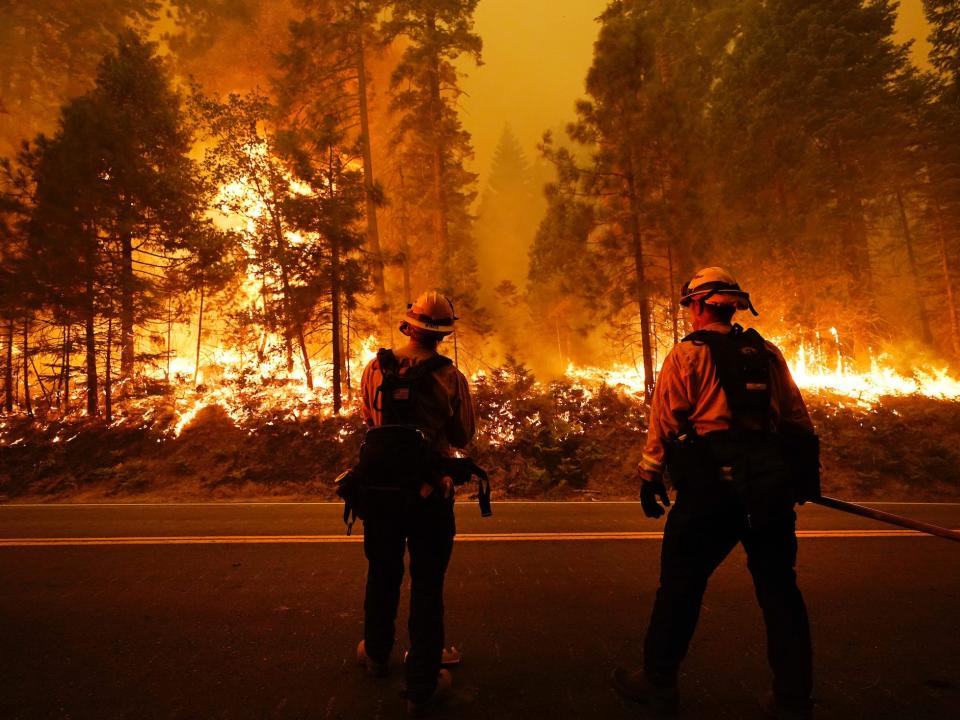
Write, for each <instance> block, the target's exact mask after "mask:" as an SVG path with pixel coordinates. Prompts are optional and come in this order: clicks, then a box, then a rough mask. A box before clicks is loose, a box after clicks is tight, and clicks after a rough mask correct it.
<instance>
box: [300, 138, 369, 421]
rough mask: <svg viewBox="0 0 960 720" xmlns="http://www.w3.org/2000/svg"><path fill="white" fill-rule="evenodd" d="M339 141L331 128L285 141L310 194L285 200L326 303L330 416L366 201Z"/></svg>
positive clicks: (337, 403) (336, 399)
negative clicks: (304, 238) (308, 239)
mask: <svg viewBox="0 0 960 720" xmlns="http://www.w3.org/2000/svg"><path fill="white" fill-rule="evenodd" d="M343 139H344V138H343V135H342V133H341V132H339V131H338V130H337V129H336V128H334V127H328V128H326V129H325V131H321V132H311V131H301V132H299V133H296V134H292V135H290V136H288V137H287V141H288V145H287V155H288V157H289V159H290V160H291V167H292V168H293V170H294V172H295V173H296V177H297V178H298V179H299V180H300V181H301V182H303V183H305V184H306V186H307V187H309V188H310V192H307V193H298V194H296V195H293V196H291V197H290V198H289V200H288V203H287V212H288V215H289V217H290V220H291V223H292V225H293V226H294V227H295V228H296V229H297V230H298V231H300V232H301V233H305V234H309V235H308V236H309V237H311V238H313V241H312V242H311V243H309V250H308V252H307V253H305V254H304V256H303V261H304V262H305V263H306V265H305V267H304V268H303V269H302V272H301V273H300V274H301V275H302V276H306V275H307V274H308V273H314V272H317V271H319V272H318V273H317V275H316V276H315V281H314V283H313V287H312V291H315V292H317V293H318V297H317V298H316V301H319V299H320V297H321V296H323V297H325V298H326V303H325V308H324V311H322V312H321V315H323V316H324V319H325V320H327V324H328V325H329V327H330V348H331V357H330V364H331V376H332V378H331V379H332V386H333V411H334V413H338V412H340V409H341V407H342V404H343V399H342V393H343V385H344V380H345V379H346V377H347V376H346V373H345V370H346V355H345V352H344V349H345V345H344V329H345V326H346V323H345V319H344V316H345V314H346V312H347V311H349V310H352V309H355V308H356V306H357V296H358V294H359V293H360V292H361V291H363V290H364V289H365V284H366V279H367V274H366V273H365V272H364V268H363V264H362V263H361V262H360V258H359V252H360V249H361V247H362V245H363V239H364V236H363V234H362V232H361V229H360V227H361V226H360V221H361V219H362V218H363V207H364V201H365V196H366V190H367V188H366V183H365V180H364V173H363V172H362V171H358V170H355V169H351V168H350V164H351V160H353V159H354V158H353V156H352V154H351V152H350V151H349V150H348V149H347V148H345V147H344V146H343V145H342V142H343Z"/></svg>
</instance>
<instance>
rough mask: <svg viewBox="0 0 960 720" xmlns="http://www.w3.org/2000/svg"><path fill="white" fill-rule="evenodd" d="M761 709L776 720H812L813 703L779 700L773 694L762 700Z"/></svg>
mask: <svg viewBox="0 0 960 720" xmlns="http://www.w3.org/2000/svg"><path fill="white" fill-rule="evenodd" d="M760 708H761V709H762V710H763V712H764V713H765V714H766V715H767V717H769V718H775V720H812V718H813V702H811V701H810V700H794V701H785V700H778V699H777V696H776V695H774V694H773V692H769V693H767V694H766V695H764V696H763V697H762V698H760Z"/></svg>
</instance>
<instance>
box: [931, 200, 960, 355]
mask: <svg viewBox="0 0 960 720" xmlns="http://www.w3.org/2000/svg"><path fill="white" fill-rule="evenodd" d="M933 204H934V210H935V212H936V218H937V255H938V256H939V260H940V273H941V276H942V278H943V287H944V291H945V293H946V296H947V312H948V314H949V316H950V341H951V347H952V348H953V354H954V356H955V357H957V358H960V318H958V317H957V300H956V292H955V290H954V287H953V269H952V268H951V263H950V255H949V253H948V252H947V228H946V225H945V224H944V221H943V208H942V207H941V206H940V200H939V199H938V198H936V197H935V198H934V200H933Z"/></svg>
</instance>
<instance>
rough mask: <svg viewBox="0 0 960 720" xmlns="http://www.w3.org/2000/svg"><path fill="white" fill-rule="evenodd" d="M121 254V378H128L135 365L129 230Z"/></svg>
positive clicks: (123, 235) (123, 236) (125, 231)
mask: <svg viewBox="0 0 960 720" xmlns="http://www.w3.org/2000/svg"><path fill="white" fill-rule="evenodd" d="M120 254H121V260H122V262H121V265H120V273H121V274H120V376H121V377H125V378H128V377H131V376H132V375H133V364H134V336H133V318H134V311H133V284H134V277H133V237H132V235H131V233H130V230H129V229H128V228H124V229H122V230H121V232H120Z"/></svg>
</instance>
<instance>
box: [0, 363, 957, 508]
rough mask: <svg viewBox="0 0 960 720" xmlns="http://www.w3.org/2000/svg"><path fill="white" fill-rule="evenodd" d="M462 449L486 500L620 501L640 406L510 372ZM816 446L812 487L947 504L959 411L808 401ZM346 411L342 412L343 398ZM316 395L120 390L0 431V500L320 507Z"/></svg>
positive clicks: (834, 398) (486, 392)
mask: <svg viewBox="0 0 960 720" xmlns="http://www.w3.org/2000/svg"><path fill="white" fill-rule="evenodd" d="M473 385H474V391H475V396H476V403H477V409H478V415H479V432H478V436H477V438H476V439H475V441H474V443H473V445H472V447H471V449H470V452H471V454H472V455H473V456H474V457H475V458H476V459H477V460H478V461H479V462H480V464H481V465H483V466H484V467H486V468H488V469H489V470H490V471H491V477H492V479H493V483H494V492H495V497H500V498H547V499H564V498H567V499H569V498H584V499H616V498H633V497H635V494H636V481H635V468H636V465H637V462H638V460H639V456H640V451H641V448H642V444H643V440H644V437H645V434H646V412H647V408H646V406H645V404H644V403H643V402H642V401H641V395H639V394H638V389H639V387H640V386H642V383H639V384H638V383H637V382H636V378H635V377H634V378H633V379H632V380H631V379H630V377H629V373H627V372H626V371H624V372H619V373H618V372H612V373H602V372H599V371H591V370H589V369H574V370H571V371H568V373H567V376H566V377H564V378H561V379H559V380H556V381H553V382H550V383H542V382H538V381H537V379H536V378H535V377H534V376H533V374H532V373H531V372H530V371H529V370H528V369H527V368H526V367H525V366H524V365H522V364H519V363H516V362H508V363H507V364H505V365H504V366H502V367H500V368H497V369H494V370H491V371H489V372H485V373H480V374H478V375H477V376H476V377H475V378H474V383H473ZM806 395H807V398H808V402H809V405H810V408H811V412H812V414H813V416H814V421H815V422H816V425H817V427H818V429H819V432H820V433H821V435H822V437H823V440H824V468H825V473H824V477H825V481H824V487H825V490H827V491H829V492H831V493H836V494H838V495H841V496H844V497H848V498H881V497H888V498H895V499H960V403H958V402H956V401H955V400H948V399H940V398H932V397H926V396H923V395H921V394H916V393H913V394H903V395H890V396H882V397H878V398H870V401H869V402H866V401H864V400H863V398H858V397H850V396H849V395H843V394H838V393H836V392H835V391H829V390H817V391H812V390H808V391H807V393H806ZM354 402H355V400H354ZM329 407H330V404H329V401H328V399H327V398H325V397H324V394H323V391H322V390H321V391H319V392H317V393H312V394H311V393H307V392H306V391H304V389H303V388H301V387H300V386H299V384H296V383H283V382H268V381H257V382H251V381H249V380H242V379H236V380H232V381H225V382H224V383H223V384H221V385H218V386H215V387H208V388H204V387H202V386H201V387H200V388H197V389H191V390H189V391H186V390H184V389H180V390H179V391H170V390H169V389H167V391H166V392H163V393H160V394H146V393H144V392H142V391H141V392H133V391H131V392H130V393H129V397H127V398H126V399H125V400H122V401H120V403H119V404H118V408H117V410H118V412H117V413H116V419H115V420H114V422H113V423H111V424H109V425H108V424H105V423H103V422H102V421H94V420H91V419H88V418H86V417H83V416H80V415H76V416H68V417H66V418H64V419H59V420H56V421H53V422H47V423H42V422H39V421H37V420H35V419H30V418H26V417H23V416H11V417H6V418H3V419H0V496H2V497H3V498H4V499H7V500H13V501H16V500H25V499H33V500H36V499H40V500H71V501H79V500H88V501H105V500H112V501H120V502H123V501H134V500H139V501H145V500H150V501H177V500H180V501H185V500H211V499H213V500H226V499H233V500H244V499H264V498H273V499H315V500H328V499H333V490H332V480H333V478H334V477H335V476H336V475H337V474H338V473H339V472H340V471H341V470H342V469H343V468H345V467H347V466H349V465H350V464H351V463H352V462H353V461H354V459H355V458H356V454H357V450H358V448H359V445H360V442H361V439H362V435H363V428H362V425H361V423H360V421H359V414H358V413H357V412H355V406H354V405H351V406H350V409H349V410H347V411H345V412H343V413H341V414H339V415H332V414H331V413H330V412H329Z"/></svg>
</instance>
